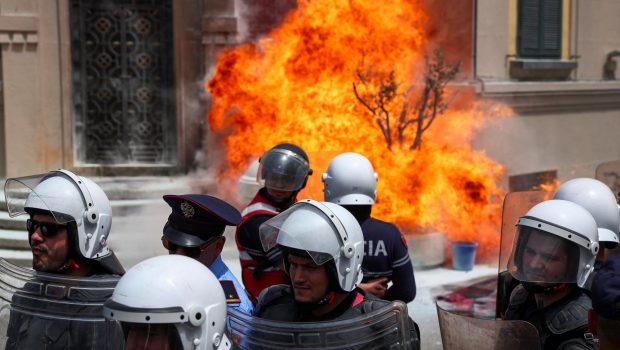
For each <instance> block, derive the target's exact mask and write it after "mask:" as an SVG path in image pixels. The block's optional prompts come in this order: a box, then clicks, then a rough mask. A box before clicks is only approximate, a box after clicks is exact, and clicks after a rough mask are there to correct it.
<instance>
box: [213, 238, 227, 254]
mask: <svg viewBox="0 0 620 350" xmlns="http://www.w3.org/2000/svg"><path fill="white" fill-rule="evenodd" d="M213 244H214V245H215V250H216V251H217V255H220V254H222V250H224V244H226V237H225V236H224V235H221V236H220V237H218V239H217V240H216V241H215V242H214V243H213Z"/></svg>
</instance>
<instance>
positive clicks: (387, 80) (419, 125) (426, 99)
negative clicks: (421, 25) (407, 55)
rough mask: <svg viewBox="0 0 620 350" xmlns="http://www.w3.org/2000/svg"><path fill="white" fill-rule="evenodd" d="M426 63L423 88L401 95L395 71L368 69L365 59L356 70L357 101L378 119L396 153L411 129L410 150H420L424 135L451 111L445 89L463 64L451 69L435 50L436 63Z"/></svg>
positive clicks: (439, 52) (389, 147)
mask: <svg viewBox="0 0 620 350" xmlns="http://www.w3.org/2000/svg"><path fill="white" fill-rule="evenodd" d="M425 62H426V64H425V72H424V83H423V84H424V85H423V88H422V89H421V90H420V89H416V87H419V86H420V85H421V84H417V85H416V84H412V85H410V86H409V87H407V89H406V91H405V92H399V91H398V90H399V84H398V83H397V82H396V78H395V74H394V70H391V71H390V72H389V73H387V74H381V73H379V72H376V71H374V70H373V69H372V68H369V67H365V65H364V59H363V58H362V61H361V64H360V67H358V69H357V70H356V78H357V81H356V82H354V83H353V92H354V93H355V97H356V98H357V100H358V101H359V102H360V103H361V104H362V105H363V106H364V107H365V108H366V109H367V110H368V111H369V112H370V113H371V114H372V116H373V117H374V118H375V120H376V122H377V124H378V125H379V128H380V129H381V132H382V133H383V137H384V138H385V141H386V144H387V147H388V149H389V150H392V146H393V145H394V141H395V139H396V140H398V144H399V146H400V147H404V146H405V142H407V140H406V135H405V132H406V131H407V129H408V128H409V127H411V126H413V127H414V130H415V135H414V137H413V141H412V142H411V144H410V145H409V149H411V150H417V149H420V147H421V146H422V134H423V133H424V132H425V131H426V130H428V128H429V127H430V126H431V125H432V124H433V122H434V121H435V118H437V117H438V116H439V115H442V114H443V113H444V112H445V111H446V108H447V107H448V103H447V102H445V98H444V94H445V88H446V85H447V84H448V83H449V82H450V81H451V80H452V79H454V77H455V76H456V74H457V73H458V71H459V68H460V65H461V62H457V63H456V64H453V65H448V64H447V63H446V62H445V60H444V57H443V55H442V54H441V51H440V50H439V49H436V50H435V54H434V56H433V57H432V59H429V58H428V57H426V59H425ZM398 102H400V103H398ZM395 111H396V112H395ZM393 124H395V125H393Z"/></svg>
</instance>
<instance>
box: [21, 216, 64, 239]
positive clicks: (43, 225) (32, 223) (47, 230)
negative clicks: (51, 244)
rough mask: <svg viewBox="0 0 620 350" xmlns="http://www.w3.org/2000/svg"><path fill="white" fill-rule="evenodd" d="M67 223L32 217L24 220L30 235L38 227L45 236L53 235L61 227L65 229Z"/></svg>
mask: <svg viewBox="0 0 620 350" xmlns="http://www.w3.org/2000/svg"><path fill="white" fill-rule="evenodd" d="M66 228H67V225H59V224H56V223H53V222H39V221H36V220H33V219H28V220H26V230H28V233H29V234H30V235H32V234H33V233H34V232H35V231H36V230H37V229H40V232H41V235H42V236H43V237H45V238H48V237H53V236H55V235H56V234H58V232H59V231H60V230H61V229H66Z"/></svg>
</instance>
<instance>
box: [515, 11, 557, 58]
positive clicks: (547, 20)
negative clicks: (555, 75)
mask: <svg viewBox="0 0 620 350" xmlns="http://www.w3.org/2000/svg"><path fill="white" fill-rule="evenodd" d="M518 16H519V22H518V23H519V28H518V37H517V43H518V53H519V57H523V58H560V55H561V50H562V0H519V14H518Z"/></svg>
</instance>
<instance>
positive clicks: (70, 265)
mask: <svg viewBox="0 0 620 350" xmlns="http://www.w3.org/2000/svg"><path fill="white" fill-rule="evenodd" d="M72 268H73V269H76V270H78V269H79V268H80V265H78V263H77V262H76V261H75V259H73V258H69V260H67V262H66V263H65V264H64V265H62V266H61V267H60V268H59V269H58V270H57V271H56V272H64V271H67V270H69V269H72Z"/></svg>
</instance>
